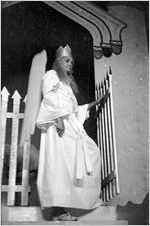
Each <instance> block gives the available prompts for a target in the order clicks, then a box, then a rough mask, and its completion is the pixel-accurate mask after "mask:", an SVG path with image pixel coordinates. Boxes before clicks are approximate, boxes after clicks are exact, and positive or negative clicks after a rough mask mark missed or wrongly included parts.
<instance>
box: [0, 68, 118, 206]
mask: <svg viewBox="0 0 150 226" xmlns="http://www.w3.org/2000/svg"><path fill="white" fill-rule="evenodd" d="M111 81H112V76H111V73H110V72H109V73H107V75H106V78H104V81H103V82H101V83H100V84H97V85H96V89H95V95H96V99H97V98H98V97H99V96H102V95H105V98H104V101H103V104H102V105H100V106H99V107H97V115H96V117H97V138H98V146H99V148H100V152H101V158H102V171H101V172H102V199H103V201H104V202H108V201H109V200H110V199H111V198H112V197H114V196H115V195H117V194H119V192H120V191H119V178H118V166H117V152H116V140H115V126H114V111H113V97H112V82H111ZM108 89H109V90H110V92H109V94H108V93H107V91H108ZM1 96H2V120H1V122H2V123H1V131H2V137H1V179H2V177H3V173H4V172H3V171H4V170H3V166H4V156H5V152H6V133H7V131H6V129H8V128H7V120H8V119H11V120H12V129H11V144H10V158H9V173H8V174H9V175H8V184H2V181H1V184H2V185H1V191H2V192H7V193H8V197H7V205H8V206H13V205H15V194H16V193H17V192H20V193H21V203H20V205H21V206H26V205H28V201H29V192H30V186H29V162H30V142H28V143H27V142H26V143H25V145H24V147H23V148H22V149H20V150H18V131H19V120H20V119H22V120H23V118H24V114H23V113H20V112H19V109H20V103H21V99H22V98H21V96H20V94H19V93H18V91H15V92H14V94H13V96H12V97H11V98H12V99H13V111H12V112H7V109H8V101H9V96H10V94H9V92H8V90H7V89H6V87H4V88H3V89H2V92H1ZM23 103H24V104H25V100H24V101H23ZM23 103H22V104H23ZM42 134H43V133H42ZM42 134H41V144H42ZM18 152H19V153H20V152H21V154H22V159H23V160H22V172H21V173H22V178H21V184H19V185H18V184H16V176H17V174H16V172H17V155H18Z"/></svg>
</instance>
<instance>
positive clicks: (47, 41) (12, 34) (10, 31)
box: [1, 1, 96, 146]
mask: <svg viewBox="0 0 150 226" xmlns="http://www.w3.org/2000/svg"><path fill="white" fill-rule="evenodd" d="M1 18H2V19H1V63H2V67H1V75H2V87H3V86H6V88H7V89H8V91H9V92H10V96H12V94H13V93H14V91H15V90H18V92H19V94H20V95H21V97H22V98H24V97H25V95H26V92H27V85H28V76H29V70H30V66H31V61H32V58H33V56H34V55H35V54H36V53H38V52H40V51H41V50H43V49H46V51H47V56H48V61H47V70H48V69H50V68H51V66H52V63H53V60H54V58H55V51H56V49H57V48H58V47H59V46H60V45H63V46H65V45H66V44H68V45H69V46H70V47H71V49H72V53H73V57H74V61H75V65H74V77H75V80H76V82H77V84H78V86H79V91H80V93H79V95H78V96H77V100H78V103H79V104H85V103H88V102H91V101H93V100H94V98H95V81H94V62H93V40H92V37H91V35H90V34H89V32H88V31H87V30H86V29H84V28H83V27H81V26H80V25H79V24H77V23H75V22H73V21H72V20H70V19H68V18H67V17H65V16H64V15H62V14H60V13H59V12H57V11H55V10H54V9H52V8H51V7H49V6H47V5H46V4H45V3H42V2H38V1H36V2H20V3H17V4H15V5H12V6H9V7H6V8H3V9H2V14H1ZM11 108H12V103H11V104H10V105H9V110H10V111H11ZM21 111H24V106H23V105H21ZM93 114H94V111H93V112H91V118H90V119H89V120H88V121H87V122H86V123H85V127H86V130H87V132H88V134H89V135H90V136H91V137H92V138H93V139H94V140H95V141H96V123H95V122H94V121H93ZM7 137H8V139H7V140H8V141H7V142H8V143H10V141H9V137H10V136H9V135H8V136H7ZM37 140H39V139H37V138H36V139H34V136H33V143H35V144H36V142H37ZM38 145H39V144H38ZM36 146H37V145H36Z"/></svg>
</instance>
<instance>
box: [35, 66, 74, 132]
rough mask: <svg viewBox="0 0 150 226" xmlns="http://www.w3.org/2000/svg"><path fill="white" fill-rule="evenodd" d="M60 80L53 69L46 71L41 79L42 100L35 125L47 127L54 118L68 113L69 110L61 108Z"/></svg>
mask: <svg viewBox="0 0 150 226" xmlns="http://www.w3.org/2000/svg"><path fill="white" fill-rule="evenodd" d="M59 86H60V80H59V78H58V76H57V74H56V72H55V71H54V70H50V71H48V72H47V73H46V74H45V75H44V76H43V80H42V92H43V100H42V102H41V106H40V110H39V114H38V117H37V121H36V125H37V127H39V128H40V129H41V128H42V129H44V127H45V128H47V125H48V124H51V123H53V122H54V121H55V119H56V118H59V117H63V116H66V115H68V114H69V113H70V112H69V111H68V110H67V109H65V108H62V104H61V102H62V101H63V100H62V99H61V98H60V92H59Z"/></svg>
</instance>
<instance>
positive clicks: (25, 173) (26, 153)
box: [21, 140, 30, 206]
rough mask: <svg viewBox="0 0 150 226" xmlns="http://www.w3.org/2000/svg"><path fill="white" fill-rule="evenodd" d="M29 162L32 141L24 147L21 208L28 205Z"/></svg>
mask: <svg viewBox="0 0 150 226" xmlns="http://www.w3.org/2000/svg"><path fill="white" fill-rule="evenodd" d="M29 162H30V140H29V141H27V142H25V144H24V147H23V167H22V187H23V190H22V192H21V206H27V205H28V196H29V194H28V191H29Z"/></svg>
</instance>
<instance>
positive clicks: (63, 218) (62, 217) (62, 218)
mask: <svg viewBox="0 0 150 226" xmlns="http://www.w3.org/2000/svg"><path fill="white" fill-rule="evenodd" d="M77 220H78V218H77V217H73V216H71V215H70V213H68V212H65V213H63V214H61V215H59V216H55V217H53V221H77Z"/></svg>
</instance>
